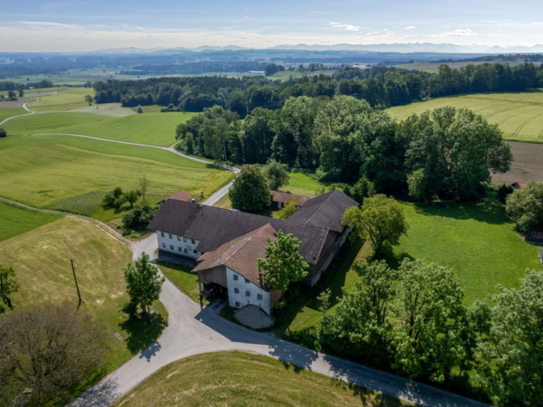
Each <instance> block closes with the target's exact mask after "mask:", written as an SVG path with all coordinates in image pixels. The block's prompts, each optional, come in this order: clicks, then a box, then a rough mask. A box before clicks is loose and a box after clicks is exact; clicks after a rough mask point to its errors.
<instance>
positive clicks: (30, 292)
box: [0, 217, 167, 372]
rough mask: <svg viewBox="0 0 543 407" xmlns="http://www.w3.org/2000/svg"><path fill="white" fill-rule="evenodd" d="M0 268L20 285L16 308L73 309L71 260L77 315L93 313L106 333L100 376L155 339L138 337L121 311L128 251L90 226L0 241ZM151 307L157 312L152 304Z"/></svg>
mask: <svg viewBox="0 0 543 407" xmlns="http://www.w3.org/2000/svg"><path fill="white" fill-rule="evenodd" d="M0 258H1V259H2V264H4V265H11V266H13V267H14V269H15V271H16V279H17V281H18V282H19V284H20V285H21V288H20V289H19V291H18V292H17V293H15V294H14V295H13V296H12V299H13V302H14V305H15V306H16V307H24V306H27V305H30V304H38V303H44V302H61V301H69V302H70V303H71V304H73V307H74V309H75V308H76V307H77V292H76V289H75V286H74V280H73V276H72V270H71V265H70V258H73V259H74V263H75V267H76V272H77V280H78V283H79V289H80V291H81V297H82V299H83V301H84V302H85V303H84V304H83V305H82V310H84V311H88V312H90V313H92V314H95V315H97V316H99V317H100V319H102V320H103V321H104V322H105V323H106V325H107V328H108V331H107V337H106V338H105V339H106V341H107V344H108V354H107V362H106V363H107V364H106V366H105V367H106V372H111V371H112V370H114V369H115V368H117V367H119V366H120V365H122V364H123V363H125V362H126V361H128V360H129V359H130V358H131V357H133V356H134V354H135V353H137V352H138V351H139V350H141V349H142V347H144V346H145V345H147V344H148V343H150V341H151V342H152V340H153V339H156V337H158V335H159V334H160V332H161V330H162V328H161V327H158V329H155V330H154V331H148V332H144V329H142V328H145V327H144V326H142V325H141V324H137V323H134V321H133V319H129V316H128V315H127V314H126V313H124V312H123V311H122V306H123V304H124V303H125V302H127V301H128V295H127V294H126V287H125V285H126V284H125V281H124V275H123V269H122V268H123V267H125V266H126V264H127V263H128V262H129V261H130V260H131V259H132V254H131V252H130V249H129V248H128V246H127V245H126V244H124V243H122V242H120V241H118V240H116V239H114V238H113V237H111V236H110V235H109V234H107V233H105V232H104V231H102V230H101V229H99V228H97V227H96V226H95V225H93V224H91V223H90V222H86V221H84V220H81V219H77V218H74V217H64V218H62V219H60V220H57V221H55V222H52V223H49V224H47V225H44V226H41V227H39V228H37V229H34V230H32V231H30V232H27V233H25V234H22V235H19V236H17V237H13V238H11V239H9V240H5V241H3V242H0ZM153 307H157V308H160V309H161V314H162V315H163V316H164V318H167V313H166V311H165V310H164V308H163V306H162V304H161V303H160V302H159V301H157V302H156V303H154V304H153Z"/></svg>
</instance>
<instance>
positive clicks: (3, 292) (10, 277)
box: [0, 265, 20, 309]
mask: <svg viewBox="0 0 543 407" xmlns="http://www.w3.org/2000/svg"><path fill="white" fill-rule="evenodd" d="M19 287H20V285H19V283H17V281H15V270H14V268H13V267H11V266H9V267H2V265H0V298H2V301H3V303H4V304H6V306H8V307H9V308H10V309H13V304H12V303H11V294H13V293H16V292H17V291H19Z"/></svg>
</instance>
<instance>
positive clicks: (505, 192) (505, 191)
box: [498, 184, 515, 203]
mask: <svg viewBox="0 0 543 407" xmlns="http://www.w3.org/2000/svg"><path fill="white" fill-rule="evenodd" d="M514 191H515V188H513V187H512V186H511V185H505V184H503V185H502V186H501V187H500V188H499V189H498V199H499V200H500V201H501V202H503V203H505V201H506V200H507V197H508V196H509V195H511V194H512V193H513V192H514Z"/></svg>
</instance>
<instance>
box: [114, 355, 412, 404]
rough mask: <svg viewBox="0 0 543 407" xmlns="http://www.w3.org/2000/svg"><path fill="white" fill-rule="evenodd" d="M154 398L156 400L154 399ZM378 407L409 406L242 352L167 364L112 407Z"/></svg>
mask: <svg viewBox="0 0 543 407" xmlns="http://www.w3.org/2000/svg"><path fill="white" fill-rule="evenodd" d="M158 400H160V401H158ZM157 404H160V405H161V406H202V405H208V406H219V405H220V406H238V405H239V406H264V405H265V406H319V407H321V406H322V407H324V406H364V407H372V406H380V407H396V406H404V405H411V404H409V403H405V402H402V401H400V400H398V399H395V398H392V397H389V396H385V395H383V394H381V393H376V392H373V391H371V390H368V389H365V388H363V387H359V386H355V385H350V384H348V383H345V382H342V381H339V380H337V379H332V378H329V377H327V376H324V375H321V374H318V373H314V372H311V371H309V370H306V369H302V368H299V367H297V366H294V365H291V364H289V363H287V362H281V361H279V360H276V359H273V358H271V357H268V356H260V355H251V354H247V353H243V352H217V353H207V354H202V355H196V356H191V357H188V358H186V359H182V360H179V361H176V362H173V363H171V364H169V365H167V366H165V367H163V368H162V369H160V370H159V371H157V372H156V373H154V374H153V375H152V376H150V377H149V378H147V379H146V380H145V381H143V382H142V383H141V384H140V385H138V386H137V387H136V388H135V389H133V390H132V391H131V392H129V393H128V394H126V395H125V396H123V397H122V398H121V399H119V400H118V401H117V402H116V403H115V404H114V405H115V406H118V407H120V406H132V407H138V406H149V405H157Z"/></svg>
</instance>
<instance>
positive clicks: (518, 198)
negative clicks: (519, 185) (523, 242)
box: [506, 182, 543, 234]
mask: <svg viewBox="0 0 543 407" xmlns="http://www.w3.org/2000/svg"><path fill="white" fill-rule="evenodd" d="M506 210H507V214H508V215H509V216H510V217H511V220H512V221H513V223H514V224H515V226H516V227H517V229H518V230H519V231H520V232H522V233H526V234H527V233H530V232H531V231H532V230H536V231H543V184H541V183H539V182H530V183H529V184H528V185H526V187H524V189H523V190H516V191H515V192H513V193H512V194H511V195H509V196H508V197H507V204H506Z"/></svg>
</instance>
